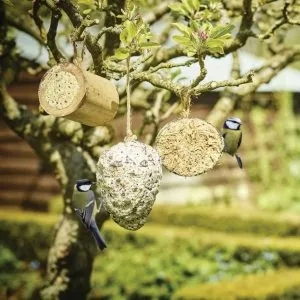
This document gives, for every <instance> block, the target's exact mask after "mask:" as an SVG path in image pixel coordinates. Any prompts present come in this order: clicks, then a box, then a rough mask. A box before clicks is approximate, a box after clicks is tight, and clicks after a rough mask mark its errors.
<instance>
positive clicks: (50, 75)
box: [38, 63, 119, 126]
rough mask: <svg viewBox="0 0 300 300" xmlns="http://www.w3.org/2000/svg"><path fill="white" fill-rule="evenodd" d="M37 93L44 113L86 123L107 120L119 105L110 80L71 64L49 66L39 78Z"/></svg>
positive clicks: (100, 123) (100, 122) (113, 115)
mask: <svg viewBox="0 0 300 300" xmlns="http://www.w3.org/2000/svg"><path fill="white" fill-rule="evenodd" d="M38 94H39V101H40V104H41V106H42V108H43V109H44V110H45V111H46V112H47V113H48V114H50V115H53V116H56V117H65V118H68V119H70V120H73V121H76V122H80V123H82V124H85V125H89V126H98V125H103V124H106V123H107V122H109V121H111V120H112V119H113V118H114V117H115V115H116V113H117V109H118V105H119V95H118V92H117V89H116V87H115V86H114V84H113V83H112V82H110V81H109V80H107V79H105V78H103V77H100V76H97V75H95V74H92V73H90V72H88V71H84V70H82V69H81V68H80V67H78V66H76V65H74V64H71V63H61V64H58V65H55V66H54V67H52V68H51V69H50V70H49V71H48V72H47V73H46V74H45V75H44V77H43V78H42V80H41V83H40V86H39V91H38Z"/></svg>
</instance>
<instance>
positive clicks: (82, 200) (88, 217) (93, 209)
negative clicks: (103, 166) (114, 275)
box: [72, 179, 107, 250]
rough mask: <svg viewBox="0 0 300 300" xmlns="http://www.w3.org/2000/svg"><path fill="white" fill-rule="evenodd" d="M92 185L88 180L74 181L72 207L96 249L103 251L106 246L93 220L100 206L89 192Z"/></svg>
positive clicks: (92, 193) (91, 192)
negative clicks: (94, 243) (93, 240)
mask: <svg viewBox="0 0 300 300" xmlns="http://www.w3.org/2000/svg"><path fill="white" fill-rule="evenodd" d="M93 184H95V182H92V181H90V180H89V179H79V180H76V183H75V185H74V189H73V197H72V206H73V209H74V212H75V214H76V215H77V216H78V217H79V219H80V220H81V221H82V223H83V224H84V225H85V227H86V228H87V229H88V230H89V231H90V233H91V234H92V236H93V237H94V239H95V241H96V243H97V246H98V248H99V249H100V250H104V249H105V248H107V244H106V242H105V240H104V239H103V237H102V236H101V234H100V232H99V229H98V226H97V223H96V220H95V216H96V214H97V212H99V211H100V209H101V205H100V200H99V199H97V200H95V194H94V192H93V191H92V190H91V187H92V185H93ZM95 202H96V203H95Z"/></svg>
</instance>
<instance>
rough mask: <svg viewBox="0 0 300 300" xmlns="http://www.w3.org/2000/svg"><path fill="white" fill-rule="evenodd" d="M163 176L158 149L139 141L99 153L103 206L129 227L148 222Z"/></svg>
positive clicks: (98, 168)
mask: <svg viewBox="0 0 300 300" xmlns="http://www.w3.org/2000/svg"><path fill="white" fill-rule="evenodd" d="M161 178H162V166H161V160H160V157H159V155H158V153H157V152H156V150H155V149H153V148H152V147H150V146H148V145H146V144H143V143H141V142H138V141H127V142H124V143H119V144H117V145H115V146H113V147H112V148H111V149H110V150H108V151H106V152H104V153H103V155H102V156H100V158H99V161H98V164H97V181H98V186H99V188H100V190H101V193H102V198H103V204H104V207H105V209H106V210H107V211H108V212H109V213H110V214H111V216H112V218H113V219H114V221H115V222H117V223H118V224H119V225H120V226H122V227H124V228H126V229H130V230H137V229H139V228H140V227H142V226H143V225H144V224H145V223H146V221H147V216H148V215H149V213H150V211H151V209H152V206H153V204H154V201H155V197H156V195H157V193H158V188H159V185H160V181H161Z"/></svg>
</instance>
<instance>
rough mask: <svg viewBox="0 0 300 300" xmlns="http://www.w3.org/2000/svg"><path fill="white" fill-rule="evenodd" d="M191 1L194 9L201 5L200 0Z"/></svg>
mask: <svg viewBox="0 0 300 300" xmlns="http://www.w3.org/2000/svg"><path fill="white" fill-rule="evenodd" d="M191 1H192V2H193V6H194V7H195V10H199V8H200V6H201V0H191Z"/></svg>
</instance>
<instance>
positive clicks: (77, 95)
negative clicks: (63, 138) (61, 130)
mask: <svg viewBox="0 0 300 300" xmlns="http://www.w3.org/2000/svg"><path fill="white" fill-rule="evenodd" d="M84 94H85V82H84V76H83V73H82V71H81V70H80V69H79V68H78V67H76V66H75V65H73V64H59V65H56V66H54V67H53V68H51V69H50V70H49V71H48V72H47V73H46V74H45V76H44V77H43V79H42V81H41V83H40V87H39V99H40V103H41V106H42V107H43V108H44V110H45V111H46V112H47V113H49V114H52V115H54V116H66V115H68V114H70V113H72V112H74V111H75V110H76V109H77V108H78V107H79V106H80V104H81V101H82V100H83V97H84Z"/></svg>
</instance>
